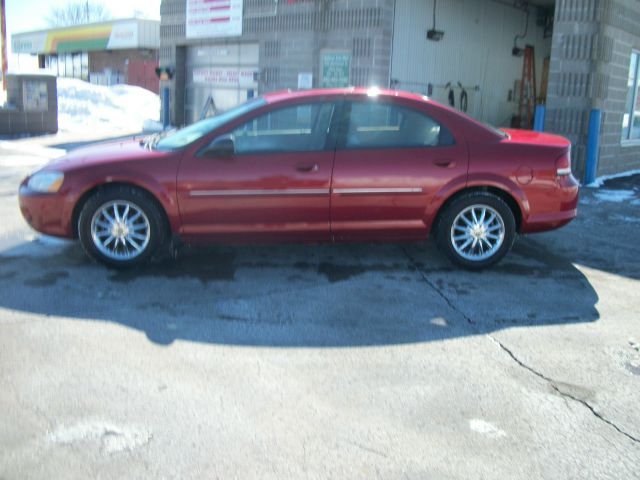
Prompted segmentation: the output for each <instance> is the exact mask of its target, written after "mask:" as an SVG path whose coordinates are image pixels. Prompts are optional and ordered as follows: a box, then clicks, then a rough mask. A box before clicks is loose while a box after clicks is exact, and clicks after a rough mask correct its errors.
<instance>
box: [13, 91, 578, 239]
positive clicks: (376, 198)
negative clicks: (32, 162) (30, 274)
mask: <svg viewBox="0 0 640 480" xmlns="http://www.w3.org/2000/svg"><path fill="white" fill-rule="evenodd" d="M263 98H264V99H265V101H266V102H265V104H264V105H263V106H261V107H259V108H257V109H255V110H253V111H251V112H249V113H247V114H245V115H244V116H242V117H240V118H237V119H236V120H234V121H231V122H230V123H228V124H225V125H223V126H222V127H220V128H217V129H215V130H213V131H211V132H210V133H208V134H207V135H205V136H204V137H202V138H200V139H199V140H197V141H195V142H194V143H192V144H190V145H188V146H186V147H185V148H183V149H180V150H176V151H158V150H149V149H146V148H144V147H143V146H141V145H140V142H139V141H137V140H132V141H126V142H117V143H111V144H101V145H96V146H93V147H89V148H82V149H78V150H75V151H72V152H70V153H69V154H68V155H66V156H65V157H63V158H62V159H59V160H57V161H54V162H52V163H50V164H48V165H47V166H46V167H45V168H44V169H43V170H45V171H59V172H63V173H64V175H65V177H64V182H63V184H62V187H61V188H60V190H59V191H58V192H57V193H46V194H44V193H36V192H33V191H31V190H30V189H29V188H28V181H29V178H26V179H25V180H24V182H23V183H22V186H21V188H20V207H21V210H22V213H23V215H24V217H25V219H26V220H27V221H28V223H29V224H30V225H31V226H32V227H33V228H34V229H36V230H38V231H41V232H43V233H46V234H49V235H56V236H62V237H68V238H74V237H76V236H77V225H76V223H77V215H78V213H79V210H80V208H81V207H82V204H83V202H84V200H85V199H86V198H87V197H88V196H89V195H90V194H91V192H92V191H93V189H95V188H97V187H99V186H101V185H105V184H109V183H126V184H131V185H135V186H137V187H139V188H142V189H145V190H147V191H148V192H149V193H151V194H152V195H153V196H154V197H155V198H156V199H157V200H158V202H159V204H160V205H161V206H162V207H163V209H164V211H165V213H166V216H167V219H168V222H169V226H170V228H171V230H172V232H173V233H174V234H175V235H178V236H179V237H181V238H182V239H183V240H184V241H187V242H225V243H227V242H228V243H247V242H279V241H284V242H289V241H303V242H326V241H337V242H338V241H360V240H363V241H364V240H367V241H368V240H419V239H424V238H426V237H427V235H428V233H429V231H430V229H431V227H432V224H433V221H434V219H435V218H436V215H437V214H438V212H439V211H440V209H441V208H442V206H443V205H444V204H445V203H446V202H447V200H449V199H451V198H452V197H453V196H454V195H456V194H459V193H460V192H463V191H466V190H468V189H472V188H485V189H486V188H489V189H493V191H500V192H502V194H503V195H505V196H506V197H507V198H509V199H510V203H511V204H512V205H513V208H514V210H516V211H515V214H516V218H517V219H518V225H519V231H520V232H521V233H529V232H538V231H543V230H549V229H553V228H557V227H560V226H562V225H564V224H566V223H568V222H569V221H570V220H572V219H573V218H574V217H575V216H576V207H577V202H578V182H577V181H576V180H575V178H573V176H572V175H564V176H559V175H558V174H557V166H556V162H557V161H558V160H559V159H561V158H563V157H567V156H568V155H570V143H569V141H567V140H566V139H564V138H562V137H559V136H554V135H549V134H544V133H536V132H529V131H519V130H505V132H506V133H507V135H506V136H505V135H504V134H502V133H500V132H498V131H495V130H493V129H491V128H489V127H485V126H484V125H482V124H480V123H478V122H476V121H475V120H473V119H471V118H470V117H468V116H466V115H464V114H462V113H460V112H458V111H456V110H453V109H451V108H449V107H446V106H443V105H440V104H438V103H436V102H433V101H431V100H428V99H426V98H425V97H422V96H419V95H416V94H410V93H405V92H397V91H391V90H376V91H374V92H372V91H371V90H366V89H331V90H309V91H304V92H276V93H271V94H267V95H265V96H264V97H263ZM353 101H358V102H362V101H370V102H382V103H393V104H397V105H401V106H404V107H408V108H409V109H412V110H416V111H419V112H423V113H424V114H426V115H428V116H429V117H431V118H432V119H434V120H436V121H437V122H438V123H440V124H441V125H442V126H444V127H445V128H446V129H448V130H449V131H450V132H451V135H452V137H453V139H454V142H453V144H452V145H443V146H436V147H409V148H407V147H401V148H382V149H380V148H378V149H373V148H370V149H346V148H342V146H341V144H340V142H339V141H337V143H336V144H335V145H336V146H335V147H332V148H327V149H325V150H322V151H314V152H303V153H299V152H289V153H266V154H265V153H255V154H245V155H235V156H231V157H225V158H206V157H202V156H198V152H200V151H201V150H202V149H203V148H204V147H205V146H207V145H209V144H210V142H211V141H212V140H213V139H215V138H217V137H218V136H220V135H223V134H225V133H227V132H230V131H231V130H233V129H234V128H235V127H236V126H238V125H241V124H243V123H244V122H246V121H248V120H250V119H251V118H254V117H257V116H260V115H262V114H263V113H265V112H268V111H271V110H275V109H279V108H281V107H283V106H286V105H294V104H301V103H303V104H304V103H308V102H335V103H336V104H340V105H342V104H344V103H348V102H353ZM342 124H343V122H341V119H332V123H331V133H330V134H333V133H334V132H335V130H339V129H340V128H343V127H342ZM567 158H568V157H567ZM211 192H213V193H212V194H211ZM354 192H356V193H355V194H354ZM194 193H195V194H194ZM201 194H202V195H201Z"/></svg>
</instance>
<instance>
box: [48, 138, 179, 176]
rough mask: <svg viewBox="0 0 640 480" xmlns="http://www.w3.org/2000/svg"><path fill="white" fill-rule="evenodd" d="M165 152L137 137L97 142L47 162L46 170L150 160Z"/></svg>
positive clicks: (63, 169) (162, 155) (164, 154)
mask: <svg viewBox="0 0 640 480" xmlns="http://www.w3.org/2000/svg"><path fill="white" fill-rule="evenodd" d="M166 155H167V153H166V152H160V151H157V150H149V149H148V148H146V147H145V146H144V145H141V144H140V140H139V139H132V140H125V141H118V142H109V143H99V144H95V145H91V146H89V147H81V148H77V149H74V150H71V151H70V152H69V153H67V154H66V155H63V156H62V157H59V158H57V159H55V160H53V161H52V162H50V163H49V164H47V167H46V169H47V170H62V171H65V170H73V169H75V168H79V167H88V166H92V165H104V164H110V163H118V162H123V161H132V160H146V159H149V160H152V159H154V158H159V157H164V156H166Z"/></svg>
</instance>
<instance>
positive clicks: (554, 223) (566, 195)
mask: <svg viewBox="0 0 640 480" xmlns="http://www.w3.org/2000/svg"><path fill="white" fill-rule="evenodd" d="M579 194H580V184H579V183H578V181H577V180H576V179H575V177H574V176H573V175H568V176H566V177H563V178H561V179H559V180H558V184H557V188H555V189H553V190H551V191H550V192H548V193H547V194H546V198H545V200H546V201H545V204H546V205H547V206H548V207H549V206H551V208H547V211H545V212H540V213H532V214H531V215H529V217H528V218H527V219H526V220H525V221H523V223H522V227H521V229H520V231H521V233H535V232H545V231H548V230H554V229H556V228H560V227H562V226H564V225H566V224H567V223H569V222H570V221H571V220H573V219H574V218H576V216H577V215H578V199H579Z"/></svg>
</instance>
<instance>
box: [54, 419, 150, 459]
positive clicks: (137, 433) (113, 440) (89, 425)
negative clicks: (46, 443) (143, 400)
mask: <svg viewBox="0 0 640 480" xmlns="http://www.w3.org/2000/svg"><path fill="white" fill-rule="evenodd" d="M49 440H50V441H52V442H53V443H57V444H61V445H73V444H77V443H88V444H92V443H93V444H95V445H98V446H99V448H100V451H101V452H102V453H106V454H113V453H118V452H123V451H131V450H134V449H135V448H137V447H140V446H142V445H146V444H147V443H149V441H150V440H151V434H150V433H149V432H146V431H143V430H139V429H136V428H132V427H119V426H117V425H113V424H111V423H108V422H99V421H86V422H80V423H77V424H75V425H72V426H70V427H67V426H64V425H62V426H60V427H58V428H57V429H56V430H55V431H54V432H52V433H50V434H49Z"/></svg>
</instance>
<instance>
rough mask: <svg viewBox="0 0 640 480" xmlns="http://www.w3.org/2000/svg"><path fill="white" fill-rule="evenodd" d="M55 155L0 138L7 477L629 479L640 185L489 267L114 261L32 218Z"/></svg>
mask: <svg viewBox="0 0 640 480" xmlns="http://www.w3.org/2000/svg"><path fill="white" fill-rule="evenodd" d="M49 153H50V152H48V151H47V150H46V149H45V150H44V151H38V150H32V151H30V152H28V153H25V152H24V150H20V149H18V148H17V147H16V149H15V150H14V149H13V147H12V144H11V142H4V143H2V145H0V160H2V159H5V160H7V159H9V160H7V161H5V163H4V164H3V166H2V167H1V168H0V219H2V220H1V222H0V479H2V480H8V479H31V478H33V479H50V478H154V479H155V478H224V479H230V478H238V479H248V478H261V479H262V478H267V479H268V478H274V479H276V478H277V479H283V478H294V479H300V478H314V479H315V478H348V479H358V478H362V479H371V478H384V479H396V478H398V479H401V478H407V479H432V478H433V479H441V478H442V479H450V478H451V479H453V478H456V479H457V478H460V479H494V478H500V479H532V478H541V479H556V478H557V479H565V478H581V479H595V478H611V479H632V478H640V414H639V413H638V412H639V410H638V405H639V400H640V259H639V255H638V251H639V250H638V237H639V233H640V175H636V176H632V177H628V178H623V179H618V180H612V181H609V182H607V183H606V184H605V185H604V186H603V187H601V188H599V189H584V190H583V192H582V199H581V203H580V213H579V217H578V219H577V220H575V221H574V222H573V223H571V224H570V225H568V226H567V227H565V228H563V229H561V230H558V231H555V232H550V233H545V234H539V235H531V236H529V237H525V238H520V239H519V240H518V241H517V243H516V245H515V247H514V249H513V251H512V252H511V253H510V254H509V255H508V256H507V258H506V259H505V260H504V261H503V262H502V263H501V264H500V265H498V266H497V267H496V268H493V269H491V270H487V271H484V272H481V273H473V272H467V271H462V270H459V269H457V268H455V267H454V266H453V265H452V264H450V263H449V262H448V261H447V260H445V259H444V257H443V256H441V255H440V254H439V252H438V251H437V250H436V248H435V246H434V245H433V243H432V242H430V241H428V242H424V243H416V244H351V245H321V246H318V245H312V246H303V245H284V246H282V245H281V246H257V247H256V246H251V247H248V246H247V247H231V246H225V247H208V248H185V249H183V250H182V251H181V252H180V255H179V256H178V259H177V260H166V261H164V262H162V263H157V264H153V265H150V266H149V267H146V268H143V269H139V270H135V271H127V272H118V271H113V270H108V269H106V268H104V267H102V266H100V265H97V264H94V263H92V262H91V261H90V260H88V259H87V258H86V257H85V256H84V254H83V253H82V250H81V248H80V246H79V245H78V244H76V243H74V242H67V241H61V240H57V239H52V238H50V237H45V236H41V235H39V234H37V233H35V232H33V231H32V230H30V229H29V227H28V226H27V225H26V224H25V222H24V221H23V220H22V218H21V216H20V212H19V209H18V204H17V195H16V193H17V185H18V183H19V181H20V179H21V177H22V176H23V175H24V174H25V173H26V172H27V171H28V170H29V168H31V167H32V166H33V165H36V164H38V163H39V162H40V161H41V160H42V157H43V156H46V155H48V154H49ZM11 159H13V160H11ZM0 163H2V162H1V161H0Z"/></svg>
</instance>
